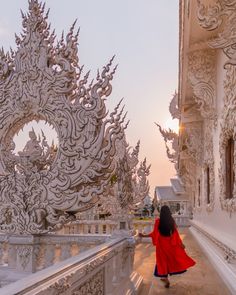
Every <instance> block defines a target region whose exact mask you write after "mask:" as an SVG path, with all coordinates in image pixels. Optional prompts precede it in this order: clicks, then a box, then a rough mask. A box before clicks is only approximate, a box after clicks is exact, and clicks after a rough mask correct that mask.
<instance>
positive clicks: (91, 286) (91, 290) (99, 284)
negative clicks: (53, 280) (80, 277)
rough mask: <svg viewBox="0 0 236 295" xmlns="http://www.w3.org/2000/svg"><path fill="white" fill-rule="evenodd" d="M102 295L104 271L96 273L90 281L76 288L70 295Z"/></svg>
mask: <svg viewBox="0 0 236 295" xmlns="http://www.w3.org/2000/svg"><path fill="white" fill-rule="evenodd" d="M87 294H91V295H98V294H99V295H104V294H105V290H104V270H103V269H102V270H100V271H99V272H97V273H96V274H95V275H94V276H93V277H92V278H91V279H89V280H88V281H86V282H85V283H84V284H82V285H81V286H80V287H79V288H76V289H75V290H74V291H73V292H72V295H87Z"/></svg>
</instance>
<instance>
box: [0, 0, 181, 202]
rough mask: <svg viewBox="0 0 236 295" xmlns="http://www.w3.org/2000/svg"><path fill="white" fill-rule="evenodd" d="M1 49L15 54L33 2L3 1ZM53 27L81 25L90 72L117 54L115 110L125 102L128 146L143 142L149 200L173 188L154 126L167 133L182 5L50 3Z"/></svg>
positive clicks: (87, 0) (153, 0)
mask: <svg viewBox="0 0 236 295" xmlns="http://www.w3.org/2000/svg"><path fill="white" fill-rule="evenodd" d="M1 2H2V3H1V10H0V46H1V47H2V46H3V47H4V49H6V50H8V49H9V47H10V46H11V47H12V48H15V38H14V33H15V32H16V33H20V32H21V14H20V9H22V10H23V11H26V10H27V8H28V0H17V1H1ZM45 2H46V7H47V8H50V14H49V21H50V22H51V28H53V29H54V28H55V30H56V33H57V35H58V37H60V36H61V32H62V31H63V30H65V32H67V31H68V30H69V28H70V26H71V24H72V23H73V22H74V20H75V19H78V21H77V26H80V38H79V58H80V64H81V65H82V64H84V65H85V70H91V76H95V75H96V71H97V68H102V66H103V65H105V64H106V63H107V61H108V60H109V59H110V58H111V57H112V56H113V55H114V54H115V55H116V59H115V63H118V64H119V67H118V70H117V72H116V75H115V77H114V80H113V92H112V94H111V96H110V97H109V98H108V100H107V105H108V108H109V109H110V110H112V109H113V108H114V106H115V105H116V104H117V103H118V101H119V100H120V99H121V98H122V97H124V103H125V105H126V111H128V116H127V117H128V119H129V120H130V124H129V126H128V129H127V131H126V134H127V141H128V142H129V144H130V145H131V146H135V145H136V142H137V141H138V140H139V139H140V141H141V148H140V160H142V159H143V158H144V157H147V162H148V163H150V164H151V165H152V167H151V175H150V176H149V182H150V186H151V187H150V195H151V197H153V192H154V188H155V186H156V185H168V184H169V178H170V177H173V176H174V175H175V171H174V168H173V164H171V163H170V162H169V161H168V159H167V156H166V150H165V145H164V141H163V139H162V137H161V135H160V134H159V131H158V129H157V127H156V126H155V125H154V122H158V123H159V124H161V125H163V126H164V127H166V124H167V122H168V121H169V118H170V114H169V111H168V107H169V102H170V100H171V98H172V94H173V93H174V91H175V90H176V89H177V86H178V15H179V8H178V3H179V1H178V0H116V1H115V0H46V1H45Z"/></svg>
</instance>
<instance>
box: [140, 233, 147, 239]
mask: <svg viewBox="0 0 236 295" xmlns="http://www.w3.org/2000/svg"><path fill="white" fill-rule="evenodd" d="M138 235H139V237H140V238H148V237H149V234H143V233H139V234H138Z"/></svg>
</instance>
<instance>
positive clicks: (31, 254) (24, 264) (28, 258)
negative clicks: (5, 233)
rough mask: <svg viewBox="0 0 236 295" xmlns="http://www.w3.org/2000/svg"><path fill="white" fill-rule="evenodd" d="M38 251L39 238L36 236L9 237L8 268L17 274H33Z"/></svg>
mask: <svg viewBox="0 0 236 295" xmlns="http://www.w3.org/2000/svg"><path fill="white" fill-rule="evenodd" d="M38 249H39V237H37V236H33V235H27V236H11V237H9V257H8V265H9V268H12V269H14V270H16V271H19V272H30V273H33V272H35V271H36V258H37V253H38Z"/></svg>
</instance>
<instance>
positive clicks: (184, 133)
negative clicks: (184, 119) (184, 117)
mask: <svg viewBox="0 0 236 295" xmlns="http://www.w3.org/2000/svg"><path fill="white" fill-rule="evenodd" d="M201 125H202V124H201V123H198V122H192V123H189V124H182V128H181V147H180V150H181V154H182V155H183V156H184V157H190V158H191V159H192V160H193V161H195V162H197V163H198V164H200V163H202V160H203V145H202V139H203V138H202V126H201Z"/></svg>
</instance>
